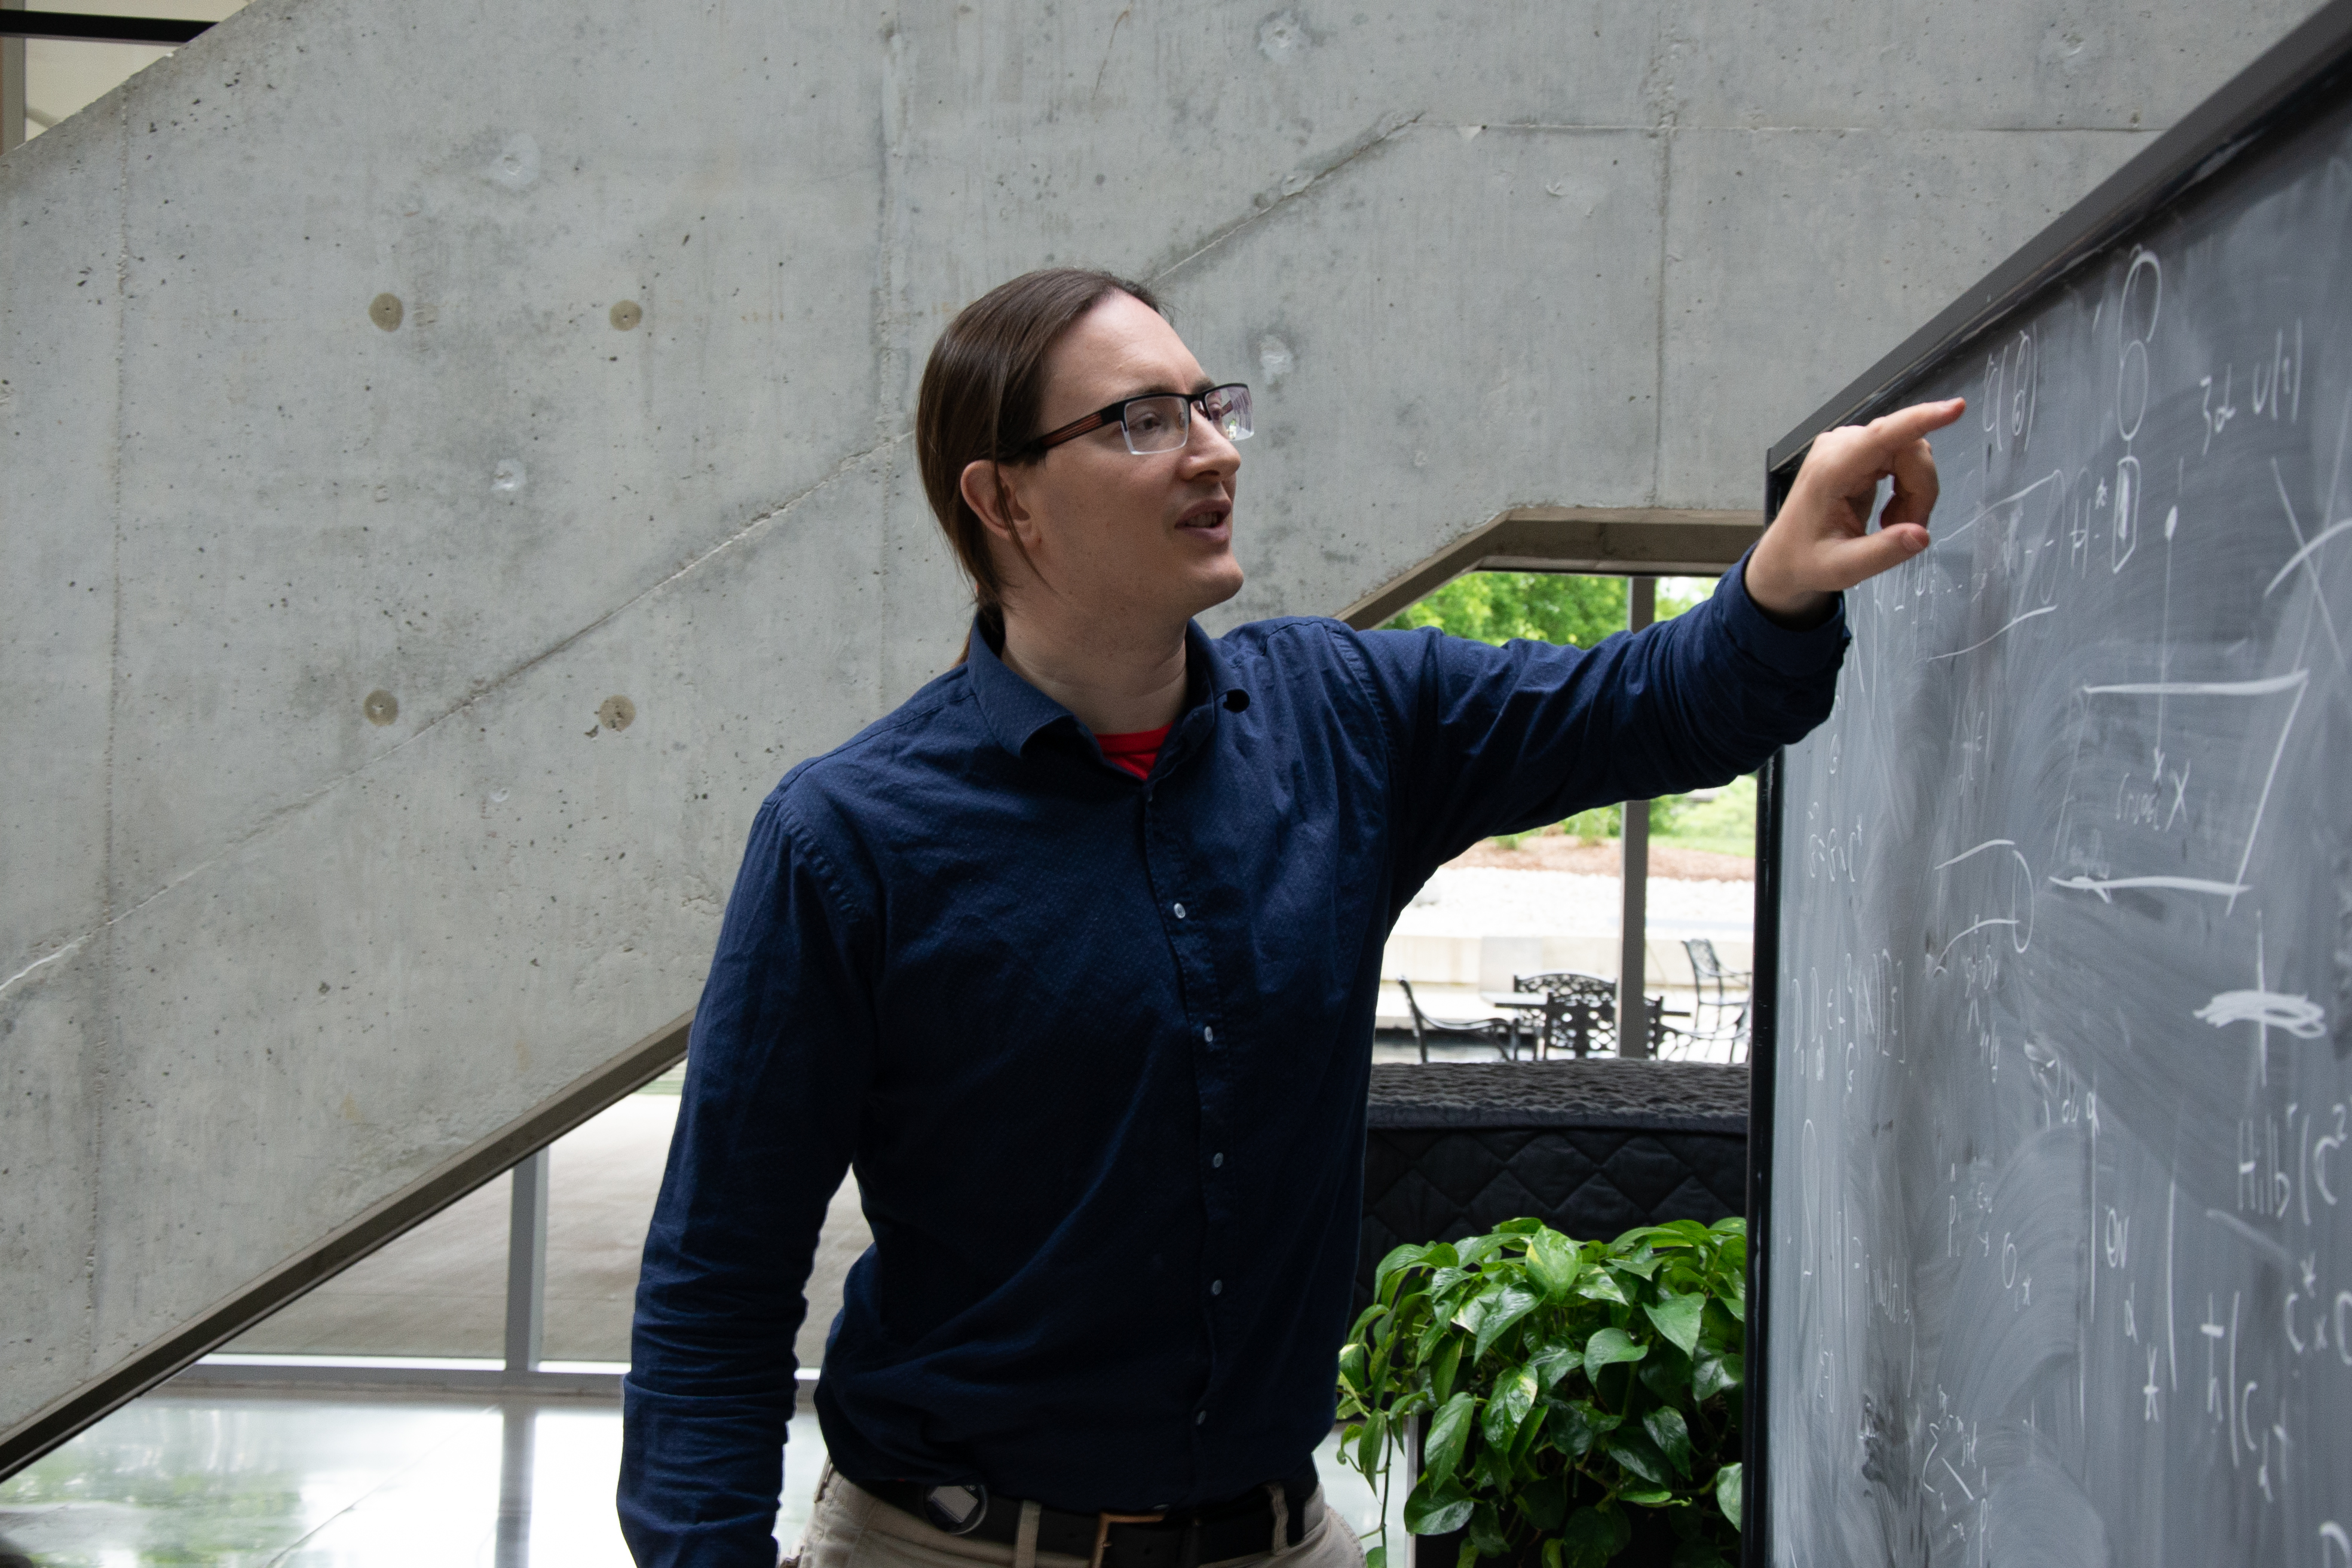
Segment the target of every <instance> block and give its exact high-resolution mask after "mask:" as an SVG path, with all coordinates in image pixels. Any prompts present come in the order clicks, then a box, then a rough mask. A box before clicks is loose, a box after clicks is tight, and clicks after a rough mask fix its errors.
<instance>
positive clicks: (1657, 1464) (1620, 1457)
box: [1601, 1428, 1672, 1487]
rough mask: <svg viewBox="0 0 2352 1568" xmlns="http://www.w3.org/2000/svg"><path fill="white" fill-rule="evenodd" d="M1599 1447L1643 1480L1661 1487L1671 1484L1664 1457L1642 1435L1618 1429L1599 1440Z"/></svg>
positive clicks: (1655, 1446)
mask: <svg viewBox="0 0 2352 1568" xmlns="http://www.w3.org/2000/svg"><path fill="white" fill-rule="evenodd" d="M1601 1448H1602V1450H1603V1451H1604V1452H1606V1453H1607V1454H1608V1456H1609V1457H1610V1458H1612V1459H1614V1460H1616V1461H1617V1462H1618V1463H1619V1464H1621V1465H1622V1466H1624V1467H1625V1468H1627V1469H1628V1470H1631V1471H1632V1472H1633V1474H1635V1475H1637V1476H1639V1477H1641V1478H1642V1479H1643V1480H1645V1481H1649V1482H1651V1483H1653V1484H1654V1485H1657V1486H1662V1487H1663V1486H1668V1485H1671V1484H1672V1482H1671V1481H1670V1479H1669V1478H1668V1476H1667V1472H1666V1457H1665V1456H1664V1454H1661V1453H1659V1452H1658V1446H1657V1445H1656V1444H1654V1443H1653V1442H1651V1441H1650V1439H1649V1438H1648V1437H1647V1436H1645V1435H1643V1433H1640V1432H1633V1431H1627V1430H1624V1429H1622V1428H1620V1429H1619V1430H1617V1431H1615V1432H1612V1433H1611V1434H1610V1435H1609V1436H1607V1437H1605V1438H1603V1439H1601Z"/></svg>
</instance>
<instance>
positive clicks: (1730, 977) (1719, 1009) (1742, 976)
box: [1683, 936, 1755, 1061]
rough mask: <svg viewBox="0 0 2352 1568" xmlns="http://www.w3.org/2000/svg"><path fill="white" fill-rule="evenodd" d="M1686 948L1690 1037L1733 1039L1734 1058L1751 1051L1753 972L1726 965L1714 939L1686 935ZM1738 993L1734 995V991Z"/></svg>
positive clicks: (1702, 1040)
mask: <svg viewBox="0 0 2352 1568" xmlns="http://www.w3.org/2000/svg"><path fill="white" fill-rule="evenodd" d="M1683 951H1684V952H1686V953H1688V954H1689V955H1690V966H1691V990H1692V994H1693V999H1692V1002H1691V1028H1690V1033H1691V1037H1692V1039H1693V1040H1695V1041H1697V1042H1700V1043H1703V1044H1708V1045H1712V1044H1714V1043H1716V1042H1717V1041H1722V1040H1728V1041H1730V1042H1731V1047H1732V1049H1731V1059H1732V1060H1734V1061H1738V1060H1741V1059H1743V1058H1745V1057H1746V1055H1747V1052H1748V997H1749V995H1750V994H1751V992H1752V987H1753V984H1754V982H1755V975H1754V973H1752V972H1750V971H1748V970H1740V969H1726V968H1725V967H1724V966H1723V960H1722V959H1720V958H1719V957H1717V955H1716V951H1715V943H1714V942H1711V941H1709V940H1708V939H1707V938H1706V937H1703V936H1692V937H1685V938H1684V939H1683ZM1735 991H1736V992H1738V995H1737V996H1734V995H1733V994H1732V993H1733V992H1735Z"/></svg>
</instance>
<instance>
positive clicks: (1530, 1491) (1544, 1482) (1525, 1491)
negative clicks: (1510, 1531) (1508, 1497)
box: [1512, 1475, 1568, 1535]
mask: <svg viewBox="0 0 2352 1568" xmlns="http://www.w3.org/2000/svg"><path fill="white" fill-rule="evenodd" d="M1512 1501H1514V1502H1516V1503H1517V1504H1518V1509H1519V1511H1520V1512H1521V1513H1523V1514H1525V1515H1526V1516H1527V1520H1528V1523H1529V1524H1532V1525H1534V1526H1535V1527H1536V1529H1537V1530H1538V1531H1540V1532H1541V1533H1543V1534H1546V1535H1549V1534H1550V1533H1551V1532H1552V1531H1555V1530H1558V1529H1559V1521H1561V1520H1562V1519H1564V1518H1566V1517H1567V1514H1568V1478H1567V1477H1566V1476H1564V1475H1562V1476H1545V1477H1543V1478H1541V1479H1538V1480H1532V1481H1529V1482H1528V1483H1527V1484H1525V1485H1524V1486H1522V1487H1520V1488H1519V1489H1518V1491H1517V1495H1515V1496H1514V1497H1513V1499H1512Z"/></svg>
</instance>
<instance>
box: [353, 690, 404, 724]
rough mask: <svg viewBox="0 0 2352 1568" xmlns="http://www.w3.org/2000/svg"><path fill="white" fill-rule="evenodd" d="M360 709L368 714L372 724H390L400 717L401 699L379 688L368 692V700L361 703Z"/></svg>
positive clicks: (368, 719)
mask: <svg viewBox="0 0 2352 1568" xmlns="http://www.w3.org/2000/svg"><path fill="white" fill-rule="evenodd" d="M360 711H361V712H362V713H364V714H366V715H367V721H368V722H369V723H371V724H378V725H382V724H389V723H391V722H392V721H394V719H397V718H399V717H400V699H399V698H397V697H394V695H393V694H392V693H391V692H389V691H385V690H383V689H381V688H379V689H376V690H373V691H371V692H369V693H368V694H367V700H365V701H363V702H362V703H361V704H360Z"/></svg>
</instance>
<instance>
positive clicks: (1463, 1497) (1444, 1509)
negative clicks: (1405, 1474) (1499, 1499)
mask: <svg viewBox="0 0 2352 1568" xmlns="http://www.w3.org/2000/svg"><path fill="white" fill-rule="evenodd" d="M1476 1506H1477V1500H1475V1498H1473V1497H1472V1496H1471V1495H1470V1494H1469V1492H1468V1491H1466V1490H1465V1489H1464V1488H1463V1485H1462V1483H1461V1482H1460V1481H1457V1480H1454V1479H1452V1478H1450V1477H1448V1478H1444V1479H1440V1478H1438V1477H1435V1476H1423V1477H1422V1478H1421V1484H1420V1485H1419V1486H1416V1487H1414V1488H1413V1489H1412V1496H1411V1497H1409V1498H1407V1499H1405V1500H1404V1527H1405V1529H1407V1530H1409V1531H1412V1533H1413V1534H1415V1535H1451V1534H1453V1533H1454V1531H1457V1530H1459V1529H1461V1528H1462V1527H1463V1526H1464V1525H1465V1524H1467V1523H1469V1522H1470V1510H1472V1509H1473V1508H1475V1507H1476Z"/></svg>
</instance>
